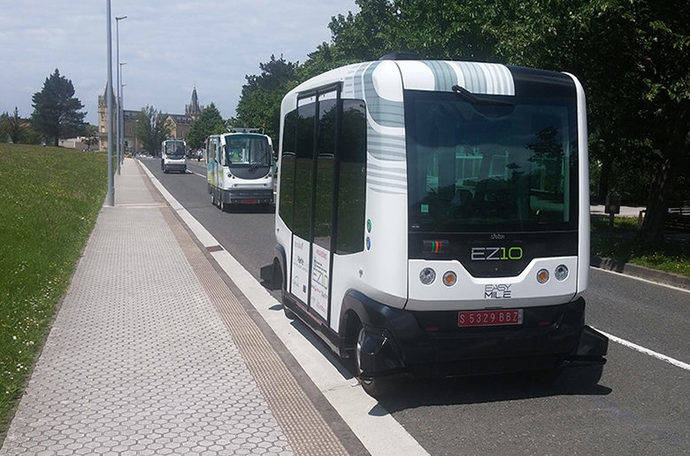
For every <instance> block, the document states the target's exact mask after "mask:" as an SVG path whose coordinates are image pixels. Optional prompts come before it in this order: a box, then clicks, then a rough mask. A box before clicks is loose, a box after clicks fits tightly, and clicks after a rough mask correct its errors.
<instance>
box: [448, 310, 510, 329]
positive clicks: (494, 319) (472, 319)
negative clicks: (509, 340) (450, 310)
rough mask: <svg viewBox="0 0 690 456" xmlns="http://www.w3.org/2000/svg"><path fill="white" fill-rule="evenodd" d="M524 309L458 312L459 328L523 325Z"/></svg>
mask: <svg viewBox="0 0 690 456" xmlns="http://www.w3.org/2000/svg"><path fill="white" fill-rule="evenodd" d="M521 324H522V309H501V310H472V311H466V312H458V326H460V327H465V326H501V325H521Z"/></svg>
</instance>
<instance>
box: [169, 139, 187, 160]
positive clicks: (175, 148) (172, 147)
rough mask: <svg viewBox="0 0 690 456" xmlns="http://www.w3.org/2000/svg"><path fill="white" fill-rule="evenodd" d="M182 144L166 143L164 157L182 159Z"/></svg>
mask: <svg viewBox="0 0 690 456" xmlns="http://www.w3.org/2000/svg"><path fill="white" fill-rule="evenodd" d="M184 149H185V147H184V143H183V142H182V141H166V143H165V155H167V156H168V157H170V158H182V157H184V153H185V150H184Z"/></svg>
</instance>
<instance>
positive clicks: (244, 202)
mask: <svg viewBox="0 0 690 456" xmlns="http://www.w3.org/2000/svg"><path fill="white" fill-rule="evenodd" d="M242 203H243V204H259V200H255V199H244V200H242Z"/></svg>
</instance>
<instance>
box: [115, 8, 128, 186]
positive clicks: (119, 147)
mask: <svg viewBox="0 0 690 456" xmlns="http://www.w3.org/2000/svg"><path fill="white" fill-rule="evenodd" d="M125 18H127V16H116V17H115V42H116V43H117V45H116V47H117V50H116V54H117V56H116V58H117V64H118V66H117V122H116V129H117V174H120V168H122V166H121V165H122V134H121V131H120V111H121V109H122V106H121V104H122V100H121V99H120V21H121V20H123V19H125Z"/></svg>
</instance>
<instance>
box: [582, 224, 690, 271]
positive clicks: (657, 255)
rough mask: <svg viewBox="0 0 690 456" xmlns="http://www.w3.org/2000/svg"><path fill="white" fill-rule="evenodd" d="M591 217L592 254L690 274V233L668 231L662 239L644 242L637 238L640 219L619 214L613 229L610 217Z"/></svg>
mask: <svg viewBox="0 0 690 456" xmlns="http://www.w3.org/2000/svg"><path fill="white" fill-rule="evenodd" d="M591 220H592V238H591V243H592V245H591V248H592V255H597V256H599V257H602V258H604V257H606V258H613V259H614V260H618V261H622V262H626V263H632V264H637V265H640V266H645V267H648V268H652V269H658V270H660V271H665V272H671V273H674V274H680V275H684V276H688V277H690V235H687V234H686V235H684V239H681V238H680V236H678V239H675V238H674V237H673V234H667V236H666V239H665V241H664V242H663V243H659V244H645V243H642V242H640V241H639V240H638V239H637V234H638V231H639V226H638V223H637V219H634V218H626V217H616V219H615V223H614V226H613V229H612V228H610V227H609V221H608V218H607V217H601V216H592V219H591ZM683 241H684V242H683Z"/></svg>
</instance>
